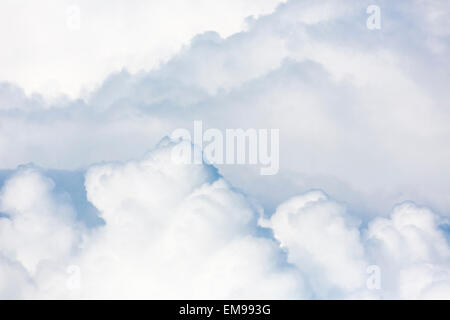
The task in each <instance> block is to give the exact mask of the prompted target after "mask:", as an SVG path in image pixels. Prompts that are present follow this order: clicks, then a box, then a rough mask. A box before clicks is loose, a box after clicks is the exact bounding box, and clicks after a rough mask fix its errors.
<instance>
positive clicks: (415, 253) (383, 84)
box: [0, 0, 450, 298]
mask: <svg viewBox="0 0 450 320" xmlns="http://www.w3.org/2000/svg"><path fill="white" fill-rule="evenodd" d="M238 2H239V1H237V2H236V3H234V4H237V3H238ZM276 2H277V1H268V2H265V4H264V5H262V6H261V7H258V8H257V10H256V9H255V8H251V9H248V8H247V9H245V8H244V9H243V10H242V12H243V14H244V13H245V14H246V12H249V10H250V11H253V12H258V13H266V14H265V15H262V16H260V17H252V18H248V19H247V21H246V28H245V30H244V31H242V29H240V28H238V27H236V23H232V26H231V25H227V26H224V28H219V27H217V25H216V24H214V23H213V24H212V25H211V26H212V28H213V29H215V30H217V31H218V32H214V31H209V32H204V33H201V34H198V35H196V36H195V37H193V38H192V40H191V42H190V43H189V45H185V46H184V47H182V48H181V50H179V51H177V50H178V48H179V47H180V45H181V43H182V42H183V41H184V40H183V39H187V38H190V37H191V36H193V35H194V34H195V33H198V32H203V31H205V30H206V29H205V28H204V27H203V26H204V25H209V24H208V23H206V24H204V25H202V26H201V27H199V26H198V25H197V26H195V27H193V28H192V29H189V30H187V31H186V32H184V31H183V32H182V34H181V35H180V34H178V33H176V32H175V33H173V34H175V36H174V37H175V38H177V41H176V42H177V45H176V46H175V47H176V50H175V49H174V50H172V51H171V50H168V51H170V54H169V55H168V54H167V52H168V51H167V50H166V51H165V49H164V48H163V49H164V50H162V52H163V53H162V55H161V56H160V55H158V54H156V55H150V54H149V53H148V52H150V51H151V52H153V53H155V52H156V51H158V50H157V49H155V50H156V51H152V50H153V49H154V48H156V47H158V46H156V47H152V48H153V49H151V50H150V49H148V48H147V49H148V50H150V51H148V50H147V49H146V50H147V51H146V54H148V55H149V56H151V57H153V58H154V57H155V56H156V57H157V59H159V58H160V57H162V56H164V57H166V58H167V57H168V56H170V58H167V59H166V60H165V62H163V63H161V64H159V65H156V64H155V63H154V62H155V61H154V60H152V61H147V60H146V59H144V60H146V62H145V63H144V62H142V60H140V59H139V58H138V57H135V56H133V57H132V59H131V58H130V57H129V55H128V54H126V56H127V58H126V59H125V58H124V59H123V60H120V59H119V60H120V61H119V62H117V63H116V62H114V63H109V62H110V61H109V62H108V63H107V62H105V63H104V64H102V63H100V64H98V63H97V62H94V65H97V64H98V65H99V66H98V68H100V69H101V68H103V67H104V68H106V69H107V72H111V71H112V70H117V69H119V68H116V67H115V66H116V65H120V67H124V66H125V67H126V69H123V70H122V71H120V72H116V73H112V74H110V75H109V76H108V77H107V78H106V79H105V81H104V82H103V83H102V84H101V85H100V86H99V87H98V88H97V89H95V90H90V91H88V92H86V93H85V94H83V95H81V96H79V97H78V98H74V99H71V98H67V97H59V98H58V99H47V98H45V97H44V96H45V95H44V94H42V95H41V94H39V93H36V94H33V95H30V94H29V90H28V89H29V86H31V87H33V86H35V84H34V83H31V84H29V86H28V85H26V86H25V89H23V88H21V87H20V86H19V85H14V84H13V83H3V84H1V85H0V147H1V148H0V167H3V168H16V167H17V166H18V165H20V164H22V163H29V162H34V163H37V164H38V165H39V166H42V167H48V168H55V169H61V170H64V171H52V170H43V169H39V168H38V167H37V166H34V165H28V166H22V167H19V169H17V170H16V169H12V170H10V171H8V172H7V174H5V175H4V174H3V172H1V171H0V181H1V183H0V184H1V185H2V190H1V193H0V240H1V241H0V296H1V297H5V298H13V297H58V298H80V297H81V298H93V297H105V298H117V297H125V298H164V297H167V298H205V297H207V298H211V297H215V298H448V297H449V290H450V289H449V287H450V286H449V272H450V271H449V265H450V261H449V247H448V240H449V239H448V221H447V220H446V219H447V218H446V217H447V216H448V212H449V209H450V198H449V197H448V190H449V188H450V185H449V181H450V166H449V163H450V161H449V160H450V153H449V150H450V148H449V145H448V144H449V141H450V139H449V136H450V132H449V128H448V125H447V123H448V120H449V113H448V108H447V106H446V101H448V100H449V98H450V97H449V96H448V90H447V88H446V86H447V85H446V83H447V82H448V81H447V78H448V72H449V68H450V65H449V62H448V58H447V57H448V50H449V49H448V48H449V46H448V32H447V31H445V30H448V28H447V27H446V26H447V25H448V21H449V19H447V18H446V17H447V16H448V14H447V12H448V11H449V10H447V8H448V4H447V2H445V1H410V2H408V3H404V2H392V1H380V2H379V5H380V8H381V16H382V28H381V29H380V30H376V31H375V30H368V29H367V27H366V19H367V13H366V8H367V6H368V5H369V4H372V3H371V2H370V3H369V1H367V2H365V1H353V2H352V1H346V2H345V4H343V3H342V1H334V0H328V1H321V2H320V3H319V2H317V1H312V0H303V1H300V0H298V1H295V0H292V1H288V2H287V3H284V4H282V5H280V6H279V7H278V8H277V9H276V10H275V11H274V12H273V13H270V12H271V11H272V9H273V6H274V4H275V3H276ZM266 5H267V6H266ZM232 6H233V5H232ZM238 6H239V5H238ZM119 7H120V6H119ZM83 8H84V7H83ZM133 8H134V7H133ZM134 9H136V8H134ZM131 11H132V10H131V9H130V12H128V11H127V13H126V14H129V15H131V16H133V12H131ZM231 11H234V9H232V10H231ZM231 11H230V12H231ZM89 12H90V11H89V10H87V13H88V15H87V17H88V18H89ZM143 12H144V11H143ZM110 15H111V12H109V11H107V12H105V18H104V19H105V21H109V20H108V19H109V18H107V17H110ZM83 17H84V18H83V19H85V17H86V16H83ZM210 18H211V17H210ZM238 18H239V20H241V18H240V17H238ZM208 19H209V18H208ZM208 19H207V20H208ZM211 19H212V20H215V18H214V16H213V17H212V18H211ZM0 20H2V19H0ZM2 21H4V20H2ZM83 21H85V20H83ZM137 21H138V22H137V24H138V25H139V21H140V20H139V19H137ZM87 22H89V20H88V21H87ZM219 22H220V21H219ZM219 22H218V23H219ZM83 23H85V22H83ZM219 24H220V23H219ZM50 25H51V24H50ZM86 26H89V23H88V24H87V25H86V24H85V25H83V28H85V27H86ZM44 27H45V26H44ZM89 28H90V27H88V29H83V30H85V31H88V32H89V30H92V29H89ZM4 29H5V30H8V28H4ZM175 29H176V28H174V30H175ZM181 29H182V28H181ZM224 30H225V31H224ZM175 31H176V30H175ZM83 32H84V31H83ZM98 32H100V33H102V34H109V33H108V32H105V31H103V32H101V31H98ZM169 33H170V32H169ZM170 34H172V33H170ZM173 34H172V35H173ZM177 34H178V36H179V37H178V36H177ZM186 37H187V38H186ZM144 38H145V37H143V36H142V34H137V35H136V39H137V40H138V41H137V42H136V43H138V44H141V43H142V42H145V41H143V40H142V39H144ZM96 39H97V38H96ZM114 39H117V37H114ZM41 40H42V39H41ZM132 42H133V41H132ZM169 42H170V41H169ZM133 43H134V42H133ZM105 46H106V47H111V43H110V42H109V41H108V39H105ZM131 47H133V46H131ZM95 48H97V46H92V48H90V50H91V49H92V50H94V51H96V52H97V51H98V52H103V51H102V50H96V49H95ZM165 48H166V49H167V47H165ZM55 55H57V56H58V57H61V56H64V55H62V54H61V53H60V52H59V53H55ZM153 58H152V59H153ZM98 59H100V58H98ZM106 60H107V59H106ZM150 60H151V59H150ZM70 61H72V60H70ZM130 61H134V62H132V63H131V62H130ZM72 62H73V61H72ZM72 62H70V63H69V64H70V65H71V66H76V65H77V64H74V63H72ZM51 64H52V66H58V63H55V61H54V60H53V59H51ZM135 64H136V65H135ZM89 66H92V64H86V67H87V68H89ZM136 66H139V68H136ZM42 68H43V70H47V71H48V70H51V69H52V68H50V67H49V65H48V64H46V63H44V64H42ZM141 68H142V69H144V70H141V71H139V69H141ZM127 69H128V70H127ZM4 70H6V69H4ZM61 70H62V71H61V72H66V71H64V69H61ZM94 71H95V70H94ZM94 71H93V72H94ZM5 72H7V71H5ZM83 72H84V71H83ZM83 72H81V71H80V74H79V75H78V77H73V78H74V79H78V80H79V78H80V77H81V78H84V77H85V76H86V75H87V76H86V77H87V78H88V79H90V80H92V79H94V78H95V77H97V75H98V74H101V76H103V75H104V74H105V73H102V72H101V71H99V69H96V71H95V73H96V76H95V77H94V76H93V75H92V74H90V73H89V72H88V73H83ZM37 74H39V73H37ZM40 74H44V72H41V73H40ZM48 74H50V72H48ZM67 74H70V73H67ZM83 74H84V76H83ZM17 76H18V77H19V78H20V77H22V78H23V74H21V73H20V72H19V73H17ZM71 76H72V74H71ZM6 80H10V81H11V82H14V81H15V80H17V79H13V78H11V79H6ZM78 80H76V81H78ZM74 81H75V80H74ZM86 81H87V80H86ZM19 83H20V81H19ZM72 85H74V83H72V82H71V80H70V81H68V82H66V84H65V85H64V87H67V88H69V87H72ZM74 86H75V87H76V86H77V85H74ZM44 93H45V92H44ZM237 115H239V116H237ZM199 119H200V120H203V123H204V124H205V129H206V128H207V127H214V128H218V129H226V128H244V129H247V128H264V129H272V128H279V129H280V171H279V174H278V175H276V176H267V177H261V176H259V175H258V173H257V170H254V169H255V168H253V167H251V166H226V165H223V166H219V167H218V168H215V167H213V166H209V165H175V164H173V163H171V162H170V161H169V150H170V148H171V147H172V146H173V143H175V142H167V143H162V144H160V145H159V146H158V147H157V148H156V149H155V150H154V151H152V152H150V153H149V154H147V155H145V156H144V157H142V152H143V151H144V150H148V149H149V148H151V147H152V146H154V145H156V144H157V143H158V141H160V139H161V138H162V137H163V136H166V135H170V133H171V132H172V131H173V130H174V129H176V128H186V129H191V128H192V125H193V120H199ZM129 159H140V160H133V161H131V160H129ZM93 163H96V164H93ZM5 172H6V171H5ZM83 175H84V176H83ZM319 189H320V190H325V191H326V193H325V192H323V191H318V190H319ZM311 190H312V191H311ZM405 200H414V201H416V203H418V204H420V205H423V206H419V205H417V204H415V203H413V202H404V201H405ZM392 208H393V209H392ZM431 208H432V209H431ZM97 215H98V217H97ZM374 266H375V267H374ZM368 270H369V271H370V270H378V271H379V272H378V271H377V272H378V273H377V272H375V274H372V273H371V272H369V273H368ZM373 276H380V279H381V280H380V288H375V289H374V288H373V287H372V286H369V285H368V282H367V281H369V280H370V281H371V280H373V278H370V277H373ZM375 282H376V281H375Z"/></svg>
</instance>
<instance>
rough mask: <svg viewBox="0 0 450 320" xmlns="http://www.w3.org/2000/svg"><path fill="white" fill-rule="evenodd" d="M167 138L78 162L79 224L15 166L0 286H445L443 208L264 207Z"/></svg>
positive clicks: (149, 294) (274, 290)
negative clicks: (92, 217) (112, 159)
mask: <svg viewBox="0 0 450 320" xmlns="http://www.w3.org/2000/svg"><path fill="white" fill-rule="evenodd" d="M176 145H177V144H176V143H175V142H170V141H164V142H162V143H161V144H160V145H159V146H157V147H156V148H155V149H154V150H153V151H151V152H149V153H148V154H147V155H146V156H145V157H144V158H143V159H142V160H133V161H128V162H124V163H104V164H98V165H93V166H91V167H90V168H89V169H88V171H87V172H86V178H85V182H84V183H85V188H86V195H87V199H88V200H89V201H90V203H92V205H93V206H95V208H96V209H97V210H98V214H99V216H100V217H101V218H102V219H103V221H104V223H103V224H101V225H98V226H96V227H93V228H92V227H91V228H87V227H85V226H83V224H82V223H81V224H80V223H79V222H78V221H77V220H76V219H75V217H76V213H75V209H74V207H73V206H72V205H71V203H72V201H71V197H72V196H76V195H74V194H73V195H72V194H70V193H69V194H68V193H65V192H61V191H58V188H56V187H55V184H54V181H53V180H51V179H50V178H48V177H45V175H44V174H45V172H42V171H40V170H39V169H37V168H33V167H22V168H19V169H18V170H17V171H16V172H15V173H14V174H13V175H12V176H11V177H10V178H9V179H8V180H7V181H6V182H5V184H4V186H3V188H2V189H1V193H0V194H1V197H0V204H1V212H3V213H4V215H5V217H2V218H0V231H1V232H0V236H1V237H2V241H1V245H0V258H1V259H0V269H1V270H2V277H1V278H0V296H1V297H2V298H138V299H141V298H172V299H174V298H178V299H180V298H181V299H184V298H185V299H187V298H190V299H197V298H198V299H205V298H217V299H230V298H235V299H241V298H247V299H262V298H267V299H283V298H284V299H306V298H319V299H326V298H448V297H449V296H450V291H449V290H448V284H449V281H450V278H449V268H450V267H449V257H450V248H449V246H448V243H447V241H446V239H445V233H444V231H443V229H442V226H443V225H445V223H446V219H445V218H443V217H440V216H439V215H437V214H436V213H434V212H433V211H431V210H430V209H428V208H425V207H419V206H417V205H415V204H413V203H405V204H401V205H399V206H397V207H395V208H394V210H393V211H392V213H391V216H390V218H375V219H373V220H372V221H371V222H369V224H368V226H367V227H364V226H362V225H361V224H360V221H359V219H358V218H357V217H355V216H353V215H352V214H350V213H349V212H348V211H347V210H346V207H345V205H344V204H342V203H338V202H336V201H334V200H332V199H330V198H329V196H327V195H326V194H325V193H323V192H322V191H310V192H308V193H305V194H302V195H298V196H295V197H293V198H292V199H290V200H287V201H285V202H283V203H281V204H280V205H279V206H278V208H277V210H276V212H275V213H274V214H273V215H272V216H270V217H269V218H266V217H264V215H263V213H262V211H261V207H260V206H258V205H257V204H256V203H255V202H254V201H253V200H252V199H251V198H249V197H248V196H247V195H246V194H244V193H242V192H240V191H238V190H236V189H235V188H234V187H233V186H232V185H230V183H229V182H228V181H227V180H226V179H225V178H224V177H222V176H221V175H219V174H218V172H217V169H216V168H214V167H212V166H211V165H205V164H202V165H194V164H191V165H186V164H177V163H175V162H173V161H172V158H171V150H172V148H173V147H174V146H176ZM197 152H198V151H197ZM264 230H269V231H270V233H267V232H264ZM270 234H272V235H270ZM369 265H376V266H378V267H379V268H380V270H381V274H380V277H381V288H379V289H378V290H371V288H370V287H368V286H367V281H368V277H369V276H368V275H367V270H368V269H367V267H368V266H369ZM74 277H75V278H74Z"/></svg>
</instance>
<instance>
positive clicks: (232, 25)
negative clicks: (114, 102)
mask: <svg viewBox="0 0 450 320" xmlns="http://www.w3.org/2000/svg"><path fill="white" fill-rule="evenodd" d="M278 3H279V0H263V1H258V2H255V1H249V0H231V1H226V2H219V3H215V4H213V3H209V2H205V1H193V2H190V3H186V2H185V1H180V0H169V1H164V2H154V1H152V2H149V1H142V0H137V1H133V2H132V3H130V2H128V1H123V0H114V1H101V2H97V3H95V4H93V3H92V2H91V1H86V0H76V1H72V0H70V1H69V0H65V1H59V2H57V3H55V2H54V1H43V2H41V3H40V4H39V5H37V4H35V3H34V2H33V1H29V0H21V1H16V2H10V1H6V2H2V4H1V9H0V30H2V31H0V36H1V38H2V39H4V41H5V43H8V52H6V50H4V51H3V52H1V53H0V61H3V62H4V61H7V63H2V68H1V69H0V80H2V81H12V82H14V83H17V84H19V85H20V86H22V87H24V88H25V91H26V92H27V93H28V94H30V93H32V92H40V93H43V94H45V95H46V96H49V97H57V96H58V95H59V94H68V95H69V96H71V97H77V96H78V95H79V94H80V93H83V91H85V90H91V89H92V88H93V87H95V86H97V85H98V84H99V83H101V81H102V80H103V78H104V77H105V76H107V74H108V73H110V72H112V71H116V70H120V69H121V68H124V67H126V68H128V69H130V70H132V71H133V72H138V71H141V70H149V69H151V68H154V67H157V66H158V65H159V64H160V63H162V62H164V61H166V60H167V59H169V58H170V57H171V56H172V55H174V54H175V53H176V52H177V51H178V50H179V49H180V48H181V46H182V45H184V44H186V43H187V42H188V41H189V39H190V38H192V37H193V36H195V35H196V34H198V33H201V32H204V31H208V30H217V31H218V32H220V33H221V34H222V35H223V36H228V35H230V34H233V33H236V32H239V31H241V30H242V28H243V22H244V19H245V18H246V17H248V16H250V15H255V16H259V15H261V14H268V13H270V12H272V11H273V10H274V9H275V7H276V6H277V4H278ZM25 22H26V23H25ZM6 30H14V32H8V31H6ZM31 52H32V54H29V53H31Z"/></svg>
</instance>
